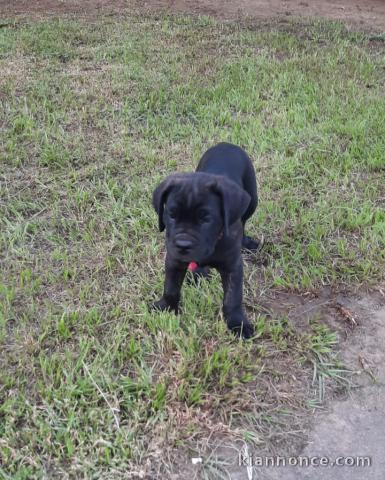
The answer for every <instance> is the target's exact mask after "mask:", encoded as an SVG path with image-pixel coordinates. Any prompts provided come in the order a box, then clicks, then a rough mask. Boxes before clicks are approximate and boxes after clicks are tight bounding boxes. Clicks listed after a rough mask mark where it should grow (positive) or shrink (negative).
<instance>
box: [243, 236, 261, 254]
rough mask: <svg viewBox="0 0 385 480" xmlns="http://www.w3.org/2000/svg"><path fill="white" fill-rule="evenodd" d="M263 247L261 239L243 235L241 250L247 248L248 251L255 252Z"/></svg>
mask: <svg viewBox="0 0 385 480" xmlns="http://www.w3.org/2000/svg"><path fill="white" fill-rule="evenodd" d="M262 247H263V239H262V240H259V239H256V240H254V239H252V238H251V237H248V236H247V235H243V238H242V249H243V250H248V251H249V252H257V251H258V250H261V248H262Z"/></svg>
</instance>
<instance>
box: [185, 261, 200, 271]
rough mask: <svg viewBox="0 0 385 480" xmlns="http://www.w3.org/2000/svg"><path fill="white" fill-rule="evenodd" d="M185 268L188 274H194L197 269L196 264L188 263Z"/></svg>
mask: <svg viewBox="0 0 385 480" xmlns="http://www.w3.org/2000/svg"><path fill="white" fill-rule="evenodd" d="M187 268H188V269H189V270H190V272H194V271H195V270H196V269H197V268H198V264H197V263H196V262H190V263H189V264H188V267H187Z"/></svg>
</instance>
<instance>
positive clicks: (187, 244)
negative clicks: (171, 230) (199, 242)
mask: <svg viewBox="0 0 385 480" xmlns="http://www.w3.org/2000/svg"><path fill="white" fill-rule="evenodd" d="M175 245H176V246H177V247H178V248H180V249H182V250H189V249H190V248H191V247H192V246H193V242H192V241H191V240H182V239H177V240H175Z"/></svg>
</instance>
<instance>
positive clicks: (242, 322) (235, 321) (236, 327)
mask: <svg viewBox="0 0 385 480" xmlns="http://www.w3.org/2000/svg"><path fill="white" fill-rule="evenodd" d="M227 326H228V328H229V329H230V330H231V331H232V332H233V333H235V334H236V335H238V336H242V337H243V338H251V337H253V336H254V327H253V325H252V324H251V323H250V322H249V321H248V319H247V317H246V315H245V314H243V313H236V314H232V315H231V316H230V317H229V318H227Z"/></svg>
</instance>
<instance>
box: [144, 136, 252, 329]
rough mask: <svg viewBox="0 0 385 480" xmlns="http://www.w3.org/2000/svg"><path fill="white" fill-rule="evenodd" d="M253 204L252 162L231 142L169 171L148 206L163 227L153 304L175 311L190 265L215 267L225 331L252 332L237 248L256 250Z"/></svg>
mask: <svg viewBox="0 0 385 480" xmlns="http://www.w3.org/2000/svg"><path fill="white" fill-rule="evenodd" d="M257 202H258V197H257V183H256V179H255V171H254V167H253V164H252V162H251V160H250V158H249V156H248V155H247V153H246V152H245V151H244V150H243V149H242V148H240V147H238V146H235V145H231V144H230V143H220V144H218V145H216V146H214V147H212V148H210V149H209V150H207V152H206V153H205V154H204V155H203V157H202V158H201V160H200V162H199V164H198V167H197V169H196V171H195V172H192V173H176V174H174V175H170V176H169V177H167V178H166V179H165V180H164V181H163V182H162V183H161V184H160V185H159V186H158V187H157V188H156V190H155V191H154V194H153V205H154V208H155V210H156V212H157V214H158V218H159V230H160V231H163V230H164V229H166V247H167V255H166V278H165V283H164V292H163V296H162V298H161V299H160V300H159V301H157V302H155V303H154V304H153V305H152V308H154V309H157V310H171V311H174V312H175V313H178V305H179V300H180V291H181V287H182V283H183V279H184V277H185V274H186V270H187V268H188V267H189V265H190V266H191V264H194V266H196V264H197V265H198V266H199V268H200V269H201V268H204V267H214V268H216V269H217V270H218V271H219V273H220V275H221V279H222V285H223V290H224V299H223V313H224V317H225V320H226V322H227V325H228V327H229V329H230V330H232V331H234V332H235V333H237V334H240V335H242V336H243V337H245V338H250V337H252V336H253V333H254V329H253V326H252V325H251V323H250V322H249V321H248V319H247V317H246V314H245V312H244V310H243V307H242V290H243V264H242V258H241V248H244V249H247V250H255V249H257V248H258V241H255V240H252V239H251V238H250V237H247V236H245V223H246V220H247V219H248V218H250V216H251V215H252V214H253V213H254V211H255V209H256V207H257ZM192 262H193V263H192Z"/></svg>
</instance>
